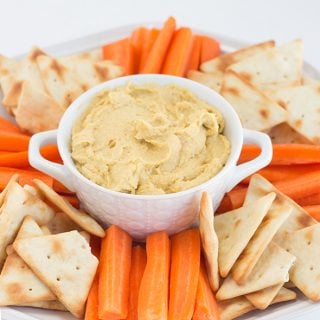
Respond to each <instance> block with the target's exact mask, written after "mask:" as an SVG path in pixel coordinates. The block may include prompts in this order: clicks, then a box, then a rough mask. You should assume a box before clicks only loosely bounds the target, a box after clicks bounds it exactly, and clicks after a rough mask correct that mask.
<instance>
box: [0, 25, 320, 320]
mask: <svg viewBox="0 0 320 320" xmlns="http://www.w3.org/2000/svg"><path fill="white" fill-rule="evenodd" d="M141 25H144V26H146V27H154V26H159V25H160V24H155V23H141V24H139V25H127V26H123V27H120V28H115V29H110V30H107V31H103V32H100V33H97V34H93V35H91V36H87V37H83V38H80V39H76V40H73V41H69V42H65V43H61V44H57V45H54V46H50V47H48V48H44V51H46V52H48V53H49V54H52V55H57V56H62V55H69V54H73V53H77V52H81V51H86V50H91V49H94V48H98V47H100V46H101V45H103V44H105V43H108V42H112V41H114V40H117V39H120V38H122V37H126V36H128V35H129V34H130V32H131V31H132V30H133V29H134V28H136V27H137V26H141ZM192 29H193V31H194V32H195V33H199V34H207V35H209V36H213V37H215V38H217V39H219V40H220V41H221V47H222V51H224V52H229V51H234V50H236V49H238V48H241V47H244V46H246V45H248V44H247V43H244V42H241V41H239V40H235V39H232V38H230V37H226V36H223V35H219V34H214V33H211V32H204V31H202V30H197V29H196V28H192ZM23 56H24V55H21V56H19V57H17V58H22V57H23ZM304 74H305V75H307V76H309V77H312V78H315V79H319V80H320V72H318V71H317V70H316V69H315V68H314V67H313V66H311V65H310V64H309V63H307V62H304ZM1 100H2V97H1V96H0V101H1ZM0 116H4V117H6V118H8V119H10V120H12V121H14V120H13V118H12V117H10V116H9V115H8V114H7V112H6V111H5V109H4V108H3V106H1V104H0ZM257 318H259V319H261V320H276V319H277V320H279V319H281V320H286V319H288V320H289V319H290V320H298V319H299V320H302V319H303V320H316V319H320V303H312V302H310V301H308V300H307V299H305V298H303V297H299V299H298V300H297V301H294V302H287V303H284V304H278V305H275V306H273V307H270V308H268V309H267V310H265V311H257V312H251V313H250V314H248V315H245V316H243V317H241V318H239V320H240V319H241V320H254V319H257ZM57 319H59V320H75V319H76V318H74V317H73V316H71V315H70V314H69V313H66V312H61V311H47V310H41V309H36V308H22V307H17V308H0V320H57ZM150 320H152V319H150Z"/></svg>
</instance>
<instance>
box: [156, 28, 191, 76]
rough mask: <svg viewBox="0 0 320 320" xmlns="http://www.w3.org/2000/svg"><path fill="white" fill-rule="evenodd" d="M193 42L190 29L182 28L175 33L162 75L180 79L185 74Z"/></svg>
mask: <svg viewBox="0 0 320 320" xmlns="http://www.w3.org/2000/svg"><path fill="white" fill-rule="evenodd" d="M192 41H193V38H192V31H191V29H190V28H180V29H178V30H177V31H176V32H175V33H174V36H173V39H172V41H171V45H170V47H169V49H168V53H167V55H166V58H165V60H164V64H163V67H162V72H161V73H163V74H170V75H173V76H179V77H182V76H183V75H184V74H185V71H186V68H187V64H188V61H189V59H190V55H191V49H192Z"/></svg>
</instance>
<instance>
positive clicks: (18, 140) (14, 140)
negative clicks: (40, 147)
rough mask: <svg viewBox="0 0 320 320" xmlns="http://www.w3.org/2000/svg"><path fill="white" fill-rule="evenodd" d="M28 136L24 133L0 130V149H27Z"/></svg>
mask: <svg viewBox="0 0 320 320" xmlns="http://www.w3.org/2000/svg"><path fill="white" fill-rule="evenodd" d="M29 140H30V137H29V136H27V135H24V134H17V133H10V132H3V131H0V150H2V151H15V152H16V151H26V150H28V146H29Z"/></svg>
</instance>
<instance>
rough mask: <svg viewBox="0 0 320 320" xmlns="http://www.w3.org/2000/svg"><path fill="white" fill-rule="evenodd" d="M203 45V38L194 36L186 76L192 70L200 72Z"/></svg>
mask: <svg viewBox="0 0 320 320" xmlns="http://www.w3.org/2000/svg"><path fill="white" fill-rule="evenodd" d="M201 43H202V38H201V36H194V37H193V43H192V49H191V55H190V58H189V61H188V63H187V68H186V70H185V74H187V73H188V71H190V70H199V66H200V53H201Z"/></svg>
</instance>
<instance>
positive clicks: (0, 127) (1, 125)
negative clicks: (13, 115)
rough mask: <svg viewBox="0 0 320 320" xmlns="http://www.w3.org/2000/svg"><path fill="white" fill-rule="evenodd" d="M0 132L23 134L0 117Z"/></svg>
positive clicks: (15, 126)
mask: <svg viewBox="0 0 320 320" xmlns="http://www.w3.org/2000/svg"><path fill="white" fill-rule="evenodd" d="M0 131H3V132H10V133H16V134H23V132H22V131H21V129H20V128H19V127H18V126H17V125H15V124H13V123H12V122H10V121H9V120H7V119H5V118H3V117H0Z"/></svg>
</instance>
